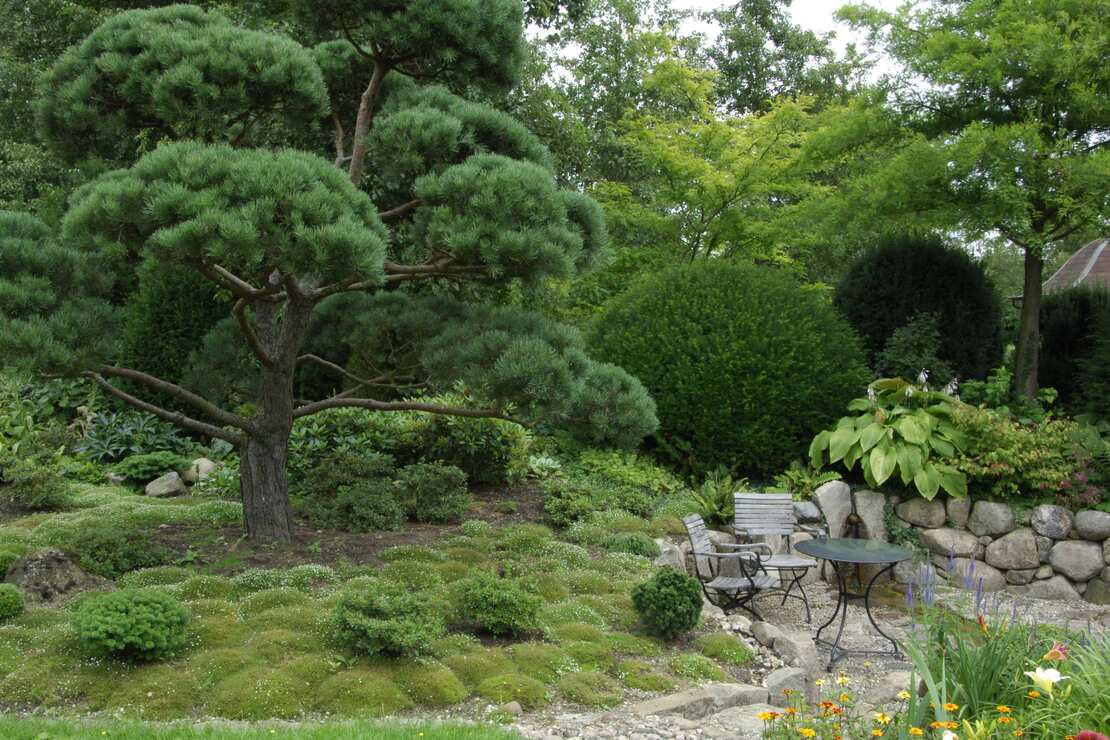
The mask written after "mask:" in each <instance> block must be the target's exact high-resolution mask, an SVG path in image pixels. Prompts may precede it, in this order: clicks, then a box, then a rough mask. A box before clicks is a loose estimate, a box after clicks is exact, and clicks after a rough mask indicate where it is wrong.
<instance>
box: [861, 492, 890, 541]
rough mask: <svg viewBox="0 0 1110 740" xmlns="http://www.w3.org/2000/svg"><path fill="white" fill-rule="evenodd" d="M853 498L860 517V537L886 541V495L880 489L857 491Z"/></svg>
mask: <svg viewBox="0 0 1110 740" xmlns="http://www.w3.org/2000/svg"><path fill="white" fill-rule="evenodd" d="M853 498H854V499H855V502H856V515H857V516H859V519H860V537H863V538H864V539H868V540H879V541H881V542H886V540H887V534H886V496H884V495H883V494H881V493H879V492H878V491H856V492H855V494H854V495H853Z"/></svg>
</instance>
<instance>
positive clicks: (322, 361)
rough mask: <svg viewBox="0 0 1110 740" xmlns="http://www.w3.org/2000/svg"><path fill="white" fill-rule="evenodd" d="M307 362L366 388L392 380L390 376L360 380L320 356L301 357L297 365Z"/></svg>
mask: <svg viewBox="0 0 1110 740" xmlns="http://www.w3.org/2000/svg"><path fill="white" fill-rule="evenodd" d="M306 362H312V363H315V364H317V365H320V366H321V367H326V368H327V369H329V370H332V371H334V372H336V373H339V374H340V375H342V376H343V377H345V378H348V379H350V380H353V381H354V382H356V383H358V384H359V385H360V386H364V385H385V382H384V381H386V380H389V379H390V376H389V375H378V376H377V377H374V378H367V379H363V378H360V377H358V376H357V375H355V374H354V373H352V372H350V371H348V370H346V369H344V368H343V367H341V366H339V365H337V364H335V363H334V362H331V361H330V360H325V359H324V358H323V357H320V356H319V355H311V354H310V355H301V356H300V357H298V358H297V364H298V365H303V364H304V363H306Z"/></svg>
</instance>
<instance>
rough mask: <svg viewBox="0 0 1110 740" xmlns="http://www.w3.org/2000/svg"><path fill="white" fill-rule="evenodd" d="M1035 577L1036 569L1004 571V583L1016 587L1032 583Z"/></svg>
mask: <svg viewBox="0 0 1110 740" xmlns="http://www.w3.org/2000/svg"><path fill="white" fill-rule="evenodd" d="M1050 570H1051V569H1050ZM1036 577H1037V569H1036V568H1029V569H1026V570H1008V571H1006V583H1012V584H1014V585H1016V586H1026V585H1028V584H1030V583H1032V582H1033V581H1034V580H1035V579H1036Z"/></svg>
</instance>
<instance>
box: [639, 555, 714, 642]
mask: <svg viewBox="0 0 1110 740" xmlns="http://www.w3.org/2000/svg"><path fill="white" fill-rule="evenodd" d="M632 603H633V604H634V605H635V606H636V613H637V614H639V615H640V619H641V620H642V621H643V623H644V626H645V627H647V629H648V631H649V632H651V633H652V634H655V635H659V636H660V637H662V638H664V639H667V640H673V639H674V638H675V637H678V636H679V635H680V634H682V633H683V632H686V631H687V630H691V629H693V628H694V627H695V626H696V625H697V623H698V617H700V616H701V606H702V594H701V585H700V584H699V583H698V582H697V580H696V579H694V578H691V577H690V576H688V575H686V574H685V573H679V572H678V571H677V570H675V569H674V568H663V569H662V570H660V571H659V572H658V573H656V574H655V576H654V577H653V578H651V579H650V580H647V581H644V582H643V583H641V584H639V585H637V586H636V587H635V588H633V589H632Z"/></svg>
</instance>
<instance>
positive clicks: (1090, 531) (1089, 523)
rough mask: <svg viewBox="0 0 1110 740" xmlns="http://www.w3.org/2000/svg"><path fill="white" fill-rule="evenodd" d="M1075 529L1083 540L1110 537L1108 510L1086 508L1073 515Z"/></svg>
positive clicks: (1099, 540)
mask: <svg viewBox="0 0 1110 740" xmlns="http://www.w3.org/2000/svg"><path fill="white" fill-rule="evenodd" d="M1075 531H1076V533H1077V534H1078V535H1079V536H1080V537H1082V538H1083V539H1085V540H1095V541H1097V542H1102V541H1103V540H1105V539H1107V538H1110V512H1105V511H1096V510H1094V509H1087V510H1085V511H1081V512H1079V513H1078V514H1076V515H1075Z"/></svg>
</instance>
